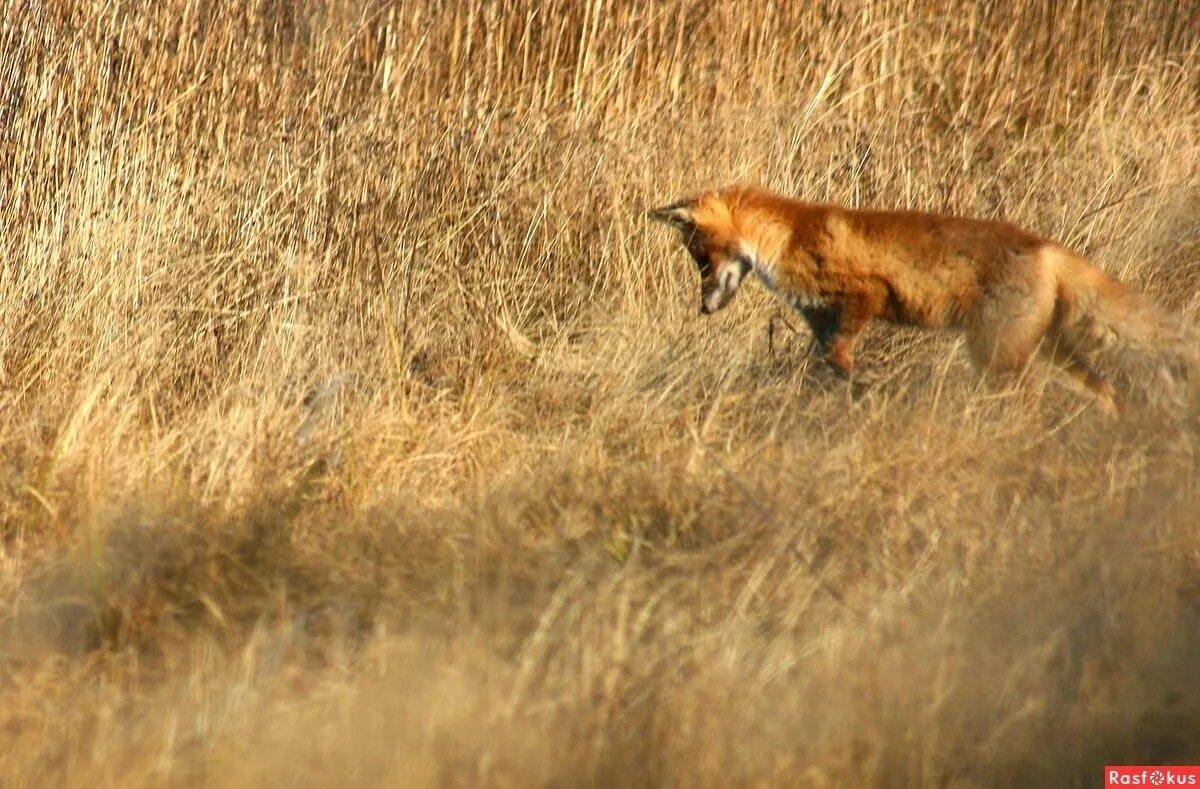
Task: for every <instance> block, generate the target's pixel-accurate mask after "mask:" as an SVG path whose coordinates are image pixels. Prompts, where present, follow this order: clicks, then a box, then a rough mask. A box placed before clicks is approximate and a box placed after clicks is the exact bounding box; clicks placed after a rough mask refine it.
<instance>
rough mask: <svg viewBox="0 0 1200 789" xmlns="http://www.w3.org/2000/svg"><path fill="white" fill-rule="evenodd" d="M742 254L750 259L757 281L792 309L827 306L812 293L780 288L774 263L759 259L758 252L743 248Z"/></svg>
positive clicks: (824, 301) (824, 300)
mask: <svg viewBox="0 0 1200 789" xmlns="http://www.w3.org/2000/svg"><path fill="white" fill-rule="evenodd" d="M742 254H743V255H745V256H746V257H747V258H749V259H750V264H751V265H752V266H753V267H754V273H755V274H757V275H758V278H759V280H761V281H762V284H763V285H765V286H766V288H767V290H769V291H771V292H772V293H774V294H775V295H776V296H778V297H779V298H780V299H782V300H783V301H785V302H787V303H788V304H790V305H791V306H792V307H793V308H795V309H797V310H803V309H806V308H816V307H827V306H829V301H828V300H827V299H825V298H822V297H821V296H817V295H814V294H812V293H798V292H796V291H793V290H791V289H790V288H788V287H786V286H782V287H781V286H780V284H779V270H778V268H777V267H776V265H775V263H774V261H771V260H767V259H765V258H763V257H761V256H760V255H759V254H758V250H756V249H754V248H753V247H750V246H744V247H743V248H742Z"/></svg>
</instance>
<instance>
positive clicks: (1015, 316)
mask: <svg viewBox="0 0 1200 789" xmlns="http://www.w3.org/2000/svg"><path fill="white" fill-rule="evenodd" d="M649 216H650V217H651V218H653V219H656V220H659V221H662V222H666V223H667V224H670V225H672V226H673V227H676V228H678V229H679V231H680V237H681V240H682V241H683V244H684V246H685V247H687V249H688V251H689V252H690V253H691V256H692V258H693V259H694V261H695V263H696V265H697V267H698V268H699V270H700V277H701V284H700V299H701V302H700V311H701V312H702V313H705V314H708V313H712V312H716V311H717V310H720V309H722V308H724V307H725V306H726V305H728V304H729V302H730V300H731V299H733V296H734V294H735V293H736V292H737V289H738V286H739V285H740V284H741V282H742V281H743V279H744V277H745V276H746V275H747V274H749V273H750V272H752V271H753V272H754V273H755V274H756V275H757V276H758V278H759V279H760V280H761V281H762V282H763V284H764V285H766V286H767V288H769V289H770V290H772V291H774V292H775V293H776V294H777V295H778V296H780V297H781V298H783V299H784V300H785V301H787V302H788V303H790V304H791V305H792V306H793V307H795V308H796V309H797V310H798V311H799V312H800V313H801V314H802V315H803V316H804V318H805V320H806V321H807V323H808V324H809V327H810V328H811V329H812V332H813V335H814V337H815V339H816V343H817V346H818V347H819V348H820V349H821V350H822V351H823V353H824V354H825V356H826V358H827V359H828V360H829V362H830V363H831V364H832V365H833V366H834V367H835V368H837V369H838V370H839V371H841V372H842V373H844V374H846V375H849V374H850V372H851V370H852V368H853V365H854V342H855V338H856V337H857V336H858V335H859V333H860V332H861V331H862V329H863V328H864V326H865V325H866V324H867V323H868V322H869V321H872V320H886V321H890V322H893V323H897V324H903V325H910V326H921V327H929V328H953V329H961V330H964V331H965V333H966V340H967V348H968V350H969V352H970V356H971V359H972V361H973V362H974V363H975V365H976V366H977V367H978V368H979V369H981V370H983V371H985V372H993V373H1001V374H1006V373H1016V372H1020V371H1021V370H1023V369H1024V368H1025V366H1026V365H1027V364H1028V363H1029V361H1030V359H1031V358H1032V357H1033V356H1034V354H1035V352H1038V351H1040V352H1041V354H1042V355H1043V356H1045V357H1046V358H1048V359H1049V360H1051V361H1053V362H1055V363H1056V364H1058V365H1059V366H1060V367H1061V368H1062V369H1063V370H1065V371H1066V372H1067V373H1069V374H1070V375H1071V376H1072V377H1073V378H1074V379H1075V380H1076V381H1079V382H1081V383H1082V384H1083V385H1084V386H1086V387H1087V388H1088V389H1090V390H1091V391H1092V392H1093V393H1094V394H1095V395H1096V397H1097V398H1099V401H1100V402H1101V404H1102V405H1103V406H1105V407H1106V408H1108V409H1110V410H1116V408H1117V401H1116V396H1115V394H1114V392H1113V389H1112V387H1111V386H1110V385H1109V384H1108V382H1106V381H1105V380H1104V379H1103V378H1102V377H1101V376H1100V374H1099V373H1098V372H1096V370H1095V369H1093V366H1092V364H1090V363H1089V359H1088V357H1089V355H1090V354H1092V353H1093V352H1095V351H1097V350H1100V349H1103V348H1106V347H1110V346H1112V345H1114V344H1132V345H1135V346H1147V347H1153V346H1155V345H1161V344H1166V343H1181V342H1182V334H1181V329H1180V328H1179V327H1178V325H1177V324H1175V323H1174V322H1173V321H1172V320H1171V319H1170V318H1169V317H1167V316H1165V315H1164V314H1163V313H1161V312H1159V311H1158V310H1157V309H1156V308H1155V307H1154V305H1152V304H1151V303H1150V302H1149V301H1148V300H1147V299H1146V298H1145V297H1143V296H1142V295H1140V294H1138V293H1136V292H1135V291H1133V290H1132V289H1131V288H1130V287H1128V286H1127V285H1125V284H1124V283H1122V282H1120V281H1119V280H1117V279H1116V278H1114V277H1113V276H1111V275H1109V274H1107V273H1105V272H1104V271H1102V270H1101V269H1099V268H1097V267H1096V266H1094V265H1092V264H1091V263H1089V262H1088V261H1087V260H1085V259H1084V258H1083V257H1081V256H1080V255H1078V254H1076V253H1075V252H1073V251H1071V250H1070V249H1068V248H1066V247H1064V246H1062V245H1061V244H1057V243H1055V242H1053V241H1050V240H1048V239H1045V238H1040V237H1038V236H1036V235H1034V234H1032V233H1029V232H1027V231H1025V230H1022V229H1021V228H1019V227H1016V226H1014V225H1010V224H1007V223H1005V222H997V221H990V220H980V219H964V218H960V217H952V216H943V215H938V214H927V213H919V212H915V211H860V210H852V209H848V208H842V207H839V206H833V205H820V204H813V203H806V202H802V201H799V200H794V199H790V198H787V197H783V196H781V195H777V194H773V193H771V192H768V191H766V190H764V189H758V188H751V187H726V188H722V189H718V190H714V191H709V192H703V193H701V194H697V195H695V196H693V197H689V198H686V199H683V200H679V201H677V202H674V203H672V204H670V205H667V206H663V207H662V208H657V209H654V210H653V211H651V212H650V213H649Z"/></svg>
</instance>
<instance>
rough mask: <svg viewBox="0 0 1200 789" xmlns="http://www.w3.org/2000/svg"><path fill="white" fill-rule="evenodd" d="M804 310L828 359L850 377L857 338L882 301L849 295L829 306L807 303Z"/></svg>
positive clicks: (819, 345) (814, 335) (819, 346)
mask: <svg viewBox="0 0 1200 789" xmlns="http://www.w3.org/2000/svg"><path fill="white" fill-rule="evenodd" d="M802 312H803V313H804V318H805V320H806V321H808V325H809V327H810V328H812V331H813V337H814V339H815V340H816V343H817V347H818V348H820V350H821V353H822V354H824V356H825V359H826V361H828V362H829V363H830V364H831V365H832V366H833V368H834V369H836V370H837V371H838V372H839V373H841V374H842V375H844V376H846V377H847V378H849V377H850V374H851V373H852V372H853V371H854V341H855V340H856V339H857V338H858V335H859V333H861V332H862V330H863V329H864V328H865V327H866V325H867V323H868V322H869V321H870V320H871V318H872V317H873V316H874V315H875V314H876V313H877V312H878V305H877V304H876V303H875V301H874V300H872V299H871V298H849V299H845V300H842V301H839V302H835V303H832V304H830V305H827V306H826V305H823V306H819V307H809V306H806V307H805V308H804V309H803V310H802ZM810 312H811V315H810Z"/></svg>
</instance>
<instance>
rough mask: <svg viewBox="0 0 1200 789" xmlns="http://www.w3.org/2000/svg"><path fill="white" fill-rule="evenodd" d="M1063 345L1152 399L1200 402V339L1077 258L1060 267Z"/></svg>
mask: <svg viewBox="0 0 1200 789" xmlns="http://www.w3.org/2000/svg"><path fill="white" fill-rule="evenodd" d="M1057 263H1058V265H1057V273H1058V309H1057V314H1056V316H1055V318H1056V324H1057V325H1056V329H1057V333H1058V336H1059V338H1060V341H1062V342H1065V343H1066V344H1067V345H1068V346H1069V347H1070V348H1071V350H1072V352H1073V353H1076V354H1081V355H1086V356H1088V357H1090V358H1092V359H1094V360H1096V361H1099V362H1100V364H1102V365H1103V366H1104V367H1105V368H1111V369H1110V370H1109V372H1111V373H1115V374H1117V375H1118V376H1119V377H1121V378H1124V379H1126V381H1127V382H1128V383H1129V384H1130V385H1132V388H1134V389H1137V390H1140V391H1142V392H1143V393H1144V394H1146V395H1148V396H1150V397H1151V398H1153V399H1158V398H1159V397H1160V396H1164V395H1165V396H1166V397H1167V398H1168V399H1170V400H1172V401H1174V402H1178V403H1180V404H1182V403H1184V402H1187V403H1193V404H1194V403H1197V402H1198V400H1200V337H1198V335H1197V332H1196V330H1195V329H1194V328H1191V327H1188V326H1186V325H1184V324H1183V323H1182V322H1181V321H1179V320H1177V319H1176V318H1174V317H1173V316H1171V315H1169V314H1167V313H1166V312H1164V311H1163V310H1162V309H1161V308H1160V307H1159V306H1158V305H1156V304H1155V303H1154V302H1153V301H1151V300H1150V299H1149V298H1148V297H1147V296H1145V295H1144V294H1142V293H1139V292H1137V291H1136V290H1134V289H1133V288H1131V287H1129V286H1128V285H1126V284H1125V283H1123V282H1121V281H1120V280H1118V279H1116V278H1115V277H1113V276H1111V275H1110V274H1107V273H1106V272H1104V271H1103V270H1101V269H1099V268H1097V267H1096V266H1094V265H1092V264H1091V263H1089V262H1088V261H1087V260H1085V259H1083V258H1081V257H1079V256H1077V255H1073V254H1069V253H1068V254H1062V255H1060V256H1059V258H1058V261H1057Z"/></svg>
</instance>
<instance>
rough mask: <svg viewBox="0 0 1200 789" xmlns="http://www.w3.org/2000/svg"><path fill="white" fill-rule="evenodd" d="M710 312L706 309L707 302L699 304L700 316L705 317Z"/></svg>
mask: <svg viewBox="0 0 1200 789" xmlns="http://www.w3.org/2000/svg"><path fill="white" fill-rule="evenodd" d="M710 312H712V310H710V309H709V308H708V303H707V302H704V301H702V302H700V314H701V315H707V314H709V313H710Z"/></svg>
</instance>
